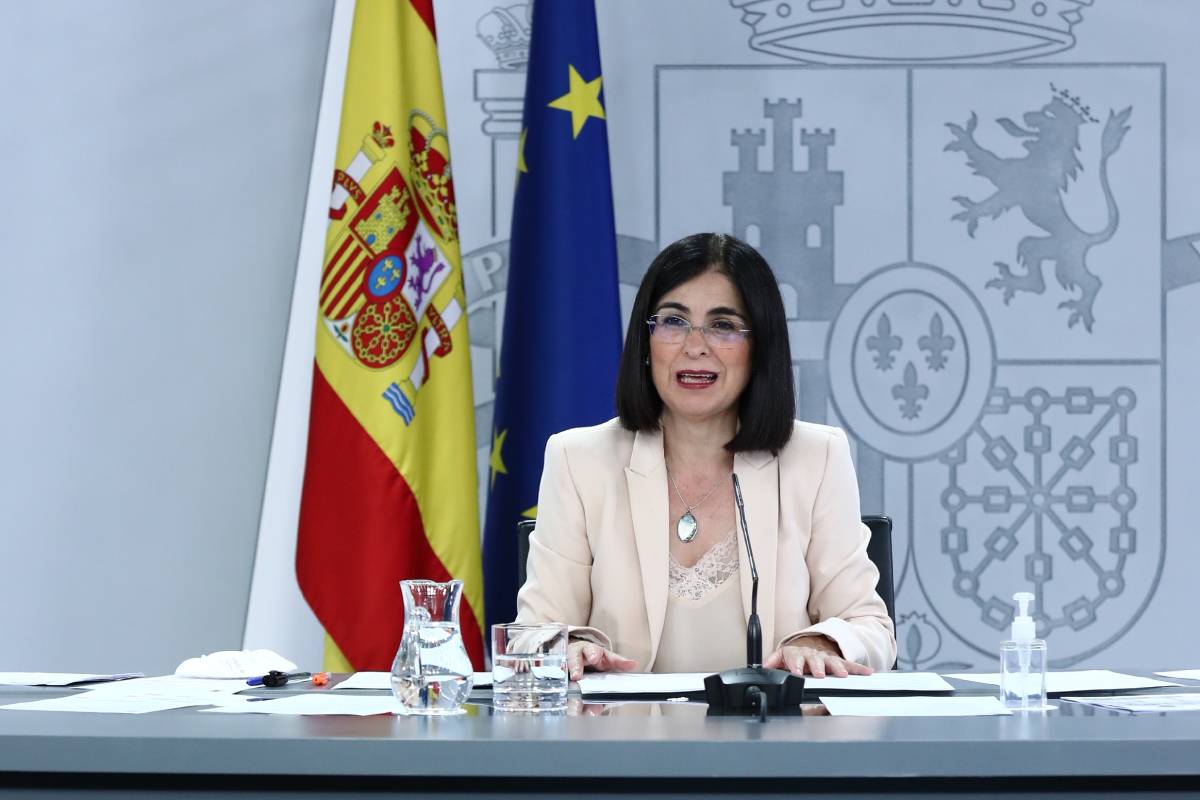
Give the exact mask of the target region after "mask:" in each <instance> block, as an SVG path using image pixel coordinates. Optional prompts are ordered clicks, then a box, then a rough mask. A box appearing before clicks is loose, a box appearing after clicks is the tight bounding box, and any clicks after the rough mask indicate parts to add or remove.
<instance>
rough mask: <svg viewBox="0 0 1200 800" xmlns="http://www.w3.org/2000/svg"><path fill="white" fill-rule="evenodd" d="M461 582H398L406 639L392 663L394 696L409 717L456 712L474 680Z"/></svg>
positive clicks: (469, 691) (465, 699) (404, 637)
mask: <svg viewBox="0 0 1200 800" xmlns="http://www.w3.org/2000/svg"><path fill="white" fill-rule="evenodd" d="M462 587H463V584H462V581H447V582H446V583H438V582H436V581H400V591H401V592H402V593H403V595H404V636H403V638H402V639H401V640H400V649H399V650H398V651H397V652H396V660H395V661H394V662H392V694H394V695H395V696H396V699H397V700H399V701H400V704H401V705H403V706H404V707H405V708H406V709H408V710H409V712H410V713H414V714H455V713H458V712H459V711H460V710H461V708H462V705H463V703H465V702H466V701H467V696H468V695H469V694H470V693H471V686H472V684H473V683H474V680H475V677H474V672H473V671H472V667H471V659H470V657H469V656H468V655H467V648H466V647H465V646H464V645H463V640H462V633H461V631H460V629H459V627H458V607H459V602H460V601H461V600H462Z"/></svg>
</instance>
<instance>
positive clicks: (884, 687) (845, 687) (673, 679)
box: [579, 672, 954, 695]
mask: <svg viewBox="0 0 1200 800" xmlns="http://www.w3.org/2000/svg"><path fill="white" fill-rule="evenodd" d="M710 674H711V673H708V672H678V673H668V672H664V673H654V674H651V673H636V672H604V673H597V674H594V675H586V676H584V677H583V678H582V679H580V681H579V691H581V692H583V694H584V695H601V694H623V695H638V694H692V693H695V692H703V691H704V679H705V678H706V677H708V676H709V675H710ZM804 689H805V691H811V692H826V691H839V692H893V693H894V692H952V691H954V687H953V686H951V685H950V684H948V683H946V681H944V680H942V678H941V677H939V676H938V675H935V674H933V673H932V672H876V673H874V674H873V675H849V676H847V677H845V678H805V679H804Z"/></svg>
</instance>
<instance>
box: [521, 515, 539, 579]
mask: <svg viewBox="0 0 1200 800" xmlns="http://www.w3.org/2000/svg"><path fill="white" fill-rule="evenodd" d="M536 525H537V520H536V519H523V520H521V521H520V522H518V523H517V588H518V589H519V588H521V587H522V586H524V585H525V561H526V560H527V559H528V558H529V534H531V533H533V529H534V527H535V526H536Z"/></svg>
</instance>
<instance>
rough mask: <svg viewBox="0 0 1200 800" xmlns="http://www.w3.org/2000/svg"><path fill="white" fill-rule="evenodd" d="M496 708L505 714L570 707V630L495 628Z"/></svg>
mask: <svg viewBox="0 0 1200 800" xmlns="http://www.w3.org/2000/svg"><path fill="white" fill-rule="evenodd" d="M492 705H493V706H495V707H496V708H498V709H500V710H502V711H561V710H563V709H565V708H566V707H567V626H566V625H560V624H558V623H543V624H523V623H518V622H510V623H507V624H503V625H493V626H492Z"/></svg>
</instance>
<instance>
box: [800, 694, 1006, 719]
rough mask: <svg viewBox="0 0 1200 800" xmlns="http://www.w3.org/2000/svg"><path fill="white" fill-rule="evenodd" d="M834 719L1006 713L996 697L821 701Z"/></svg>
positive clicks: (831, 699) (829, 698)
mask: <svg viewBox="0 0 1200 800" xmlns="http://www.w3.org/2000/svg"><path fill="white" fill-rule="evenodd" d="M821 703H823V704H824V706H825V708H826V709H827V710H828V711H829V713H830V714H831V715H833V716H835V717H990V716H1007V715H1009V714H1011V713H1012V712H1011V711H1009V710H1008V709H1007V708H1005V707H1004V705H1003V704H1002V703H1001V702H1000V700H999V699H998V698H996V697H991V696H985V697H822V698H821Z"/></svg>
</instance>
